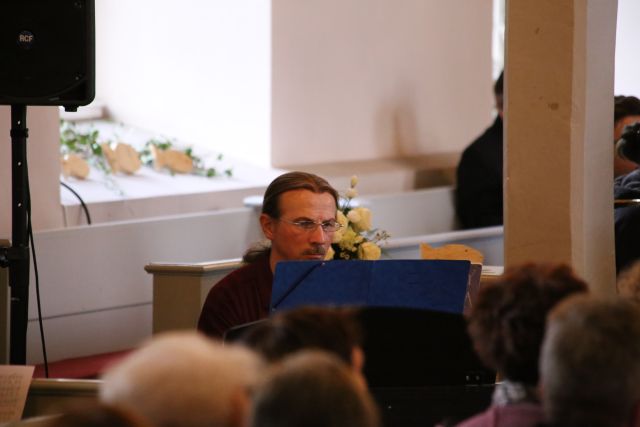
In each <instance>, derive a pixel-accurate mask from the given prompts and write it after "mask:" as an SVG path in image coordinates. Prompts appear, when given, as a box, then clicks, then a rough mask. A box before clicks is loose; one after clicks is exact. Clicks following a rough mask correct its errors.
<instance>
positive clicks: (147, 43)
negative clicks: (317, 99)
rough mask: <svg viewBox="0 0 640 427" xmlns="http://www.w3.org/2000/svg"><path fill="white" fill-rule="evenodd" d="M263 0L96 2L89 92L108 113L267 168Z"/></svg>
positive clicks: (265, 6)
mask: <svg viewBox="0 0 640 427" xmlns="http://www.w3.org/2000/svg"><path fill="white" fill-rule="evenodd" d="M269 14H270V2H269V1H268V0H245V1H237V0H182V1H168V0H135V1H127V2H121V1H113V0H97V1H96V49H97V54H96V58H97V64H96V68H97V78H96V98H97V99H101V100H103V101H105V102H106V103H107V105H108V108H109V111H110V113H111V114H112V116H113V118H115V119H116V120H119V121H123V122H125V123H128V124H132V125H136V126H139V127H142V128H145V129H148V130H153V131H157V132H158V135H165V136H169V137H177V138H178V139H180V140H182V141H186V142H189V143H200V144H206V145H207V146H208V147H209V148H211V149H212V150H213V151H224V152H225V153H227V154H229V155H231V156H233V157H237V158H242V159H244V160H246V161H248V162H251V163H254V164H258V165H262V166H267V165H269V164H270V158H269V132H270V131H269V126H270V124H269V121H270V117H269V102H270V101H269V99H270V81H269V79H270V44H271V43H270V17H269Z"/></svg>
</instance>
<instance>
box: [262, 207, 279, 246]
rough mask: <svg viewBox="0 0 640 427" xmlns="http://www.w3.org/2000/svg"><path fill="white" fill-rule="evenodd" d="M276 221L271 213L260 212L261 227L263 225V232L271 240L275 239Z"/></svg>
mask: <svg viewBox="0 0 640 427" xmlns="http://www.w3.org/2000/svg"><path fill="white" fill-rule="evenodd" d="M275 222H276V220H275V219H273V218H271V217H270V216H269V215H267V214H264V213H263V214H260V227H262V233H263V234H264V237H266V238H267V239H269V240H273V235H274V231H273V227H274V226H275Z"/></svg>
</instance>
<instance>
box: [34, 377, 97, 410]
mask: <svg viewBox="0 0 640 427" xmlns="http://www.w3.org/2000/svg"><path fill="white" fill-rule="evenodd" d="M100 383H101V381H99V380H64V379H50V378H49V379H34V380H32V381H31V386H30V387H29V393H28V394H27V403H26V404H25V407H24V412H23V418H29V417H39V416H43V415H54V414H60V413H61V412H62V411H64V410H65V408H66V407H67V406H69V405H80V404H87V403H95V402H97V400H98V389H99V387H100Z"/></svg>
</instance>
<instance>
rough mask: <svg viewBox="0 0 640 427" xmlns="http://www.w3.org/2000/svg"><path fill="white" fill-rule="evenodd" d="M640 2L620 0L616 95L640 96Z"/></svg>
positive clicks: (636, 0)
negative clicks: (639, 50) (639, 43)
mask: <svg viewBox="0 0 640 427" xmlns="http://www.w3.org/2000/svg"><path fill="white" fill-rule="evenodd" d="M638 23H640V2H639V1H638V0H618V26H617V29H616V31H617V34H616V71H615V76H616V79H615V89H614V93H615V94H616V95H627V96H629V95H634V96H637V97H640V56H639V55H638V40H640V30H639V28H640V27H639V26H638Z"/></svg>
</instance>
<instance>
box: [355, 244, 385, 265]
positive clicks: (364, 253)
mask: <svg viewBox="0 0 640 427" xmlns="http://www.w3.org/2000/svg"><path fill="white" fill-rule="evenodd" d="M381 252H382V251H381V250H380V247H379V246H378V245H376V244H375V243H373V242H364V243H362V244H361V245H360V246H359V247H358V258H359V259H364V260H371V261H375V260H377V259H379V258H380V254H381Z"/></svg>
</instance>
